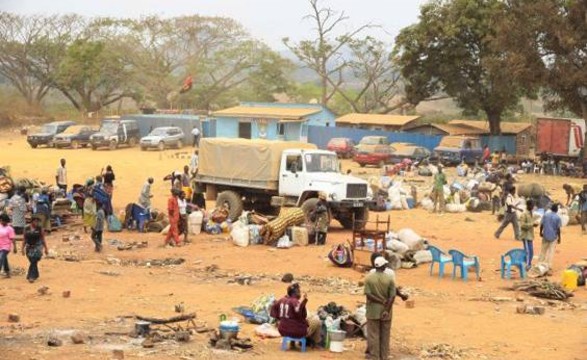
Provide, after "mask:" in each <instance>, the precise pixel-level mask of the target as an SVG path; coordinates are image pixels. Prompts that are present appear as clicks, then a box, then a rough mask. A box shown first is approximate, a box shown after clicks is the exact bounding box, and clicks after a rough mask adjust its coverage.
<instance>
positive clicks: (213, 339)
mask: <svg viewBox="0 0 587 360" xmlns="http://www.w3.org/2000/svg"><path fill="white" fill-rule="evenodd" d="M210 345H211V346H212V347H213V348H215V349H218V350H250V349H252V348H253V342H252V341H251V339H249V338H244V339H238V338H236V337H229V338H223V337H222V336H221V335H220V333H219V332H218V331H216V330H215V331H214V332H211V333H210Z"/></svg>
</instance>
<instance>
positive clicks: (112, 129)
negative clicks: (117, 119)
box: [100, 122, 118, 134]
mask: <svg viewBox="0 0 587 360" xmlns="http://www.w3.org/2000/svg"><path fill="white" fill-rule="evenodd" d="M100 132H102V133H106V134H116V132H118V124H117V123H113V122H105V123H102V127H100Z"/></svg>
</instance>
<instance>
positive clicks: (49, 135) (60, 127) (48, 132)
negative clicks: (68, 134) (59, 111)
mask: <svg viewBox="0 0 587 360" xmlns="http://www.w3.org/2000/svg"><path fill="white" fill-rule="evenodd" d="M71 125H75V122H74V121H54V122H51V123H48V124H45V125H43V127H41V130H40V131H39V132H38V133H34V134H31V135H29V136H27V138H26V141H27V142H28V143H29V145H30V146H31V147H32V148H33V149H35V148H36V147H37V146H39V145H47V147H53V138H54V137H55V135H57V134H60V133H62V132H63V131H65V129H67V128H68V127H70V126H71Z"/></svg>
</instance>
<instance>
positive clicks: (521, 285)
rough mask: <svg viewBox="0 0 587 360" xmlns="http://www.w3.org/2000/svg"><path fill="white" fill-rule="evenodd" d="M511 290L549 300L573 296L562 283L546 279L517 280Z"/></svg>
mask: <svg viewBox="0 0 587 360" xmlns="http://www.w3.org/2000/svg"><path fill="white" fill-rule="evenodd" d="M512 290H516V291H524V292H527V293H528V294H530V295H532V296H535V297H538V298H543V299H551V300H566V299H568V298H570V297H572V296H573V294H572V293H570V292H568V291H566V290H565V288H563V287H562V285H560V284H558V283H553V282H550V281H548V280H547V279H543V280H526V281H521V282H517V283H514V285H513V286H512Z"/></svg>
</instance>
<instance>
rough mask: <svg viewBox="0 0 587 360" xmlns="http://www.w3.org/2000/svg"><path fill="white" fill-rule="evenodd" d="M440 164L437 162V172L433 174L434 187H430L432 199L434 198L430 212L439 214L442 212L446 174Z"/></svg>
mask: <svg viewBox="0 0 587 360" xmlns="http://www.w3.org/2000/svg"><path fill="white" fill-rule="evenodd" d="M442 168H443V166H442V164H438V173H437V174H436V175H434V187H433V188H432V199H433V200H434V209H433V210H432V212H436V208H437V207H438V212H440V213H441V214H442V213H443V212H444V185H445V184H446V175H445V174H444V171H443V169H442Z"/></svg>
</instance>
